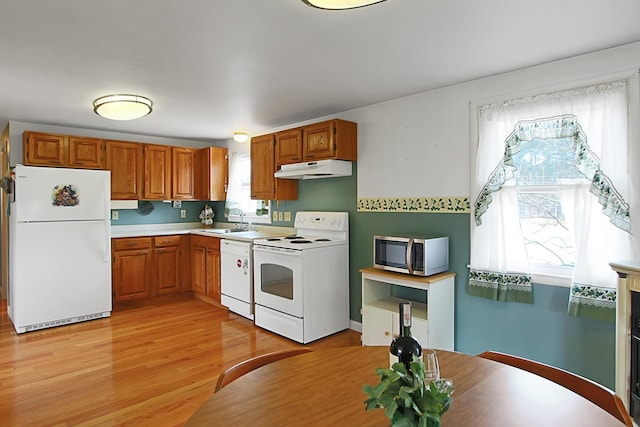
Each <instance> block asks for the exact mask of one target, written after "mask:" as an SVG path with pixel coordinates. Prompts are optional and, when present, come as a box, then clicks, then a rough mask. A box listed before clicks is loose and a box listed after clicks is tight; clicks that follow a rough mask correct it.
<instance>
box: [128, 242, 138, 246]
mask: <svg viewBox="0 0 640 427" xmlns="http://www.w3.org/2000/svg"><path fill="white" fill-rule="evenodd" d="M129 246H138V244H137V243H136V242H129Z"/></svg>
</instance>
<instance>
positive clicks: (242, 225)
mask: <svg viewBox="0 0 640 427" xmlns="http://www.w3.org/2000/svg"><path fill="white" fill-rule="evenodd" d="M244 216H245V213H244V212H240V224H236V230H244V231H246V230H248V229H249V224H245V223H244Z"/></svg>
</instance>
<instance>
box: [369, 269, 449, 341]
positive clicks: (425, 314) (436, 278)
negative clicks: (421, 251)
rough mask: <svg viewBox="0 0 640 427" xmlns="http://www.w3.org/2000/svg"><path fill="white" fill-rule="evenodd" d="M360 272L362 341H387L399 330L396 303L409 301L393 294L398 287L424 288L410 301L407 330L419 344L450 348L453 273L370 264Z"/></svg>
mask: <svg viewBox="0 0 640 427" xmlns="http://www.w3.org/2000/svg"><path fill="white" fill-rule="evenodd" d="M360 272H361V273H362V345H365V346H367V345H368V346H375V345H379V346H388V345H389V344H391V340H392V339H393V337H394V335H395V336H397V334H398V333H399V331H398V328H399V323H400V320H399V318H398V305H399V303H400V302H406V301H411V299H407V298H399V297H397V296H395V295H397V294H398V291H402V290H401V289H400V288H407V289H414V290H415V289H417V290H420V291H424V295H425V297H424V299H423V300H421V301H411V303H412V306H413V307H412V319H411V323H412V327H411V331H412V334H413V336H414V337H416V339H417V340H418V341H419V342H420V345H422V348H435V349H441V350H449V351H453V350H454V318H455V316H454V314H455V312H454V294H455V284H454V278H455V273H450V272H445V273H439V274H434V275H432V276H427V277H421V276H412V275H408V274H401V273H394V272H389V271H385V270H381V269H377V268H373V267H369V268H363V269H361V270H360ZM399 287H400V288H399ZM405 290H406V289H405ZM414 293H415V292H414Z"/></svg>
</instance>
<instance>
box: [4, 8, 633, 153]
mask: <svg viewBox="0 0 640 427" xmlns="http://www.w3.org/2000/svg"><path fill="white" fill-rule="evenodd" d="M639 18H640V1H639V0H535V1H532V0H485V1H477V0H458V1H455V0H387V1H386V2H383V3H379V4H377V5H374V6H371V7H367V8H362V9H355V10H347V11H326V10H320V9H314V8H311V7H308V6H306V5H305V4H303V3H302V1H301V0H108V1H91V0H55V1H52V0H28V1H25V0H0V53H1V54H2V60H1V62H0V124H2V123H4V122H5V121H7V120H16V121H23V122H34V123H44V124H56V125H62V126H71V127H83V128H92V129H103V130H110V131H116V132H125V133H137V134H145V135H157V136H165V137H173V138H182V139H197V140H205V141H209V140H218V139H228V138H229V137H230V135H231V134H232V132H233V131H234V130H244V131H246V132H249V134H258V133H260V132H263V131H266V130H270V129H274V128H278V127H283V126H286V125H289V124H292V123H296V122H300V121H305V120H309V119H314V118H318V117H322V116H326V115H332V114H336V113H340V112H343V111H347V110H351V109H354V108H358V107H361V106H365V105H370V104H374V103H377V102H380V101H385V100H389V99H393V98H398V97H402V96H405V95H410V94H414V93H418V92H423V91H426V90H430V89H434V88H439V87H443V86H448V85H451V84H455V83H459V82H463V81H468V80H473V79H477V78H480V77H485V76H488V75H493V74H498V73H502V72H506V71H511V70H515V69H519V68H523V67H527V66H531V65H536V64H541V63H545V62H549V61H554V60H557V59H562V58H567V57H570V56H575V55H578V54H582V53H587V52H592V51H596V50H601V49H604V48H608V47H613V46H618V45H622V44H626V43H630V42H635V41H640V23H639V22H638V21H639ZM111 93H135V94H140V95H145V96H148V97H150V98H151V99H153V101H154V104H155V105H154V111H153V113H152V114H151V115H149V116H147V117H144V118H142V119H139V120H134V121H131V122H115V121H110V120H107V119H103V118H101V117H98V116H97V115H95V114H94V113H93V111H92V105H91V103H92V101H93V100H94V99H95V98H97V97H99V96H101V95H106V94H111Z"/></svg>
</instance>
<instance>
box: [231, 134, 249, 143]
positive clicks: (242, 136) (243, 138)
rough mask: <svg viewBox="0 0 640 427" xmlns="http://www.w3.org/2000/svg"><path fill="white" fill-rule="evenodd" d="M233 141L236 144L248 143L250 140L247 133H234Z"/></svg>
mask: <svg viewBox="0 0 640 427" xmlns="http://www.w3.org/2000/svg"><path fill="white" fill-rule="evenodd" d="M233 140H234V141H235V142H247V141H248V140H249V135H247V133H246V132H234V133H233Z"/></svg>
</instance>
